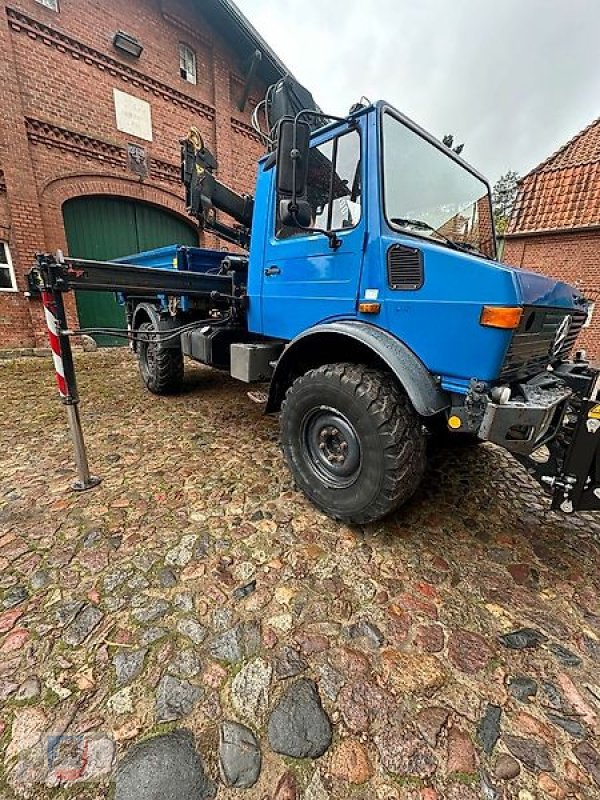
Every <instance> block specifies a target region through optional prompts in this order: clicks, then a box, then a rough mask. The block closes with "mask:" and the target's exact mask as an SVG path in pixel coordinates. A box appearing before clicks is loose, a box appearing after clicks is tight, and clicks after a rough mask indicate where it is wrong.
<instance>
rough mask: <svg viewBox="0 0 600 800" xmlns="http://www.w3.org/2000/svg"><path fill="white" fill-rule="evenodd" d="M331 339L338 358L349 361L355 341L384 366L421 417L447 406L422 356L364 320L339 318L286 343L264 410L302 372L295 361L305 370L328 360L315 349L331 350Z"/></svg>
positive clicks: (275, 404) (269, 410) (277, 402)
mask: <svg viewBox="0 0 600 800" xmlns="http://www.w3.org/2000/svg"><path fill="white" fill-rule="evenodd" d="M334 339H337V342H335V347H334V351H336V352H337V349H338V346H339V357H337V358H336V360H337V361H347V360H350V361H351V360H352V358H348V355H347V354H348V353H349V352H350V351H351V348H349V347H348V345H352V344H354V345H355V348H354V349H355V351H356V346H358V347H359V348H360V351H361V352H362V353H365V354H369V355H370V356H371V361H372V362H374V363H376V364H379V365H381V366H386V367H387V368H388V369H389V370H390V371H391V372H392V373H393V374H394V375H395V376H396V378H397V379H398V381H399V383H400V384H401V385H402V386H403V388H404V390H405V391H406V393H407V395H408V397H409V399H410V401H411V403H412V404H413V406H414V408H415V410H416V411H417V413H418V414H419V415H420V416H422V417H431V416H433V415H434V414H439V412H440V411H443V410H444V409H446V408H448V407H449V406H450V398H449V397H448V395H447V393H446V392H444V391H443V390H442V389H441V388H440V386H439V385H438V384H437V383H436V381H435V379H434V378H433V376H432V375H431V373H430V372H429V370H428V369H427V367H426V366H425V364H423V362H422V361H421V359H420V358H419V357H418V356H416V355H415V354H414V353H413V351H412V350H411V349H410V348H409V347H407V346H406V345H405V344H404V343H403V342H401V341H400V340H399V339H397V338H396V337H395V336H392V334H391V333H388V332H387V331H384V330H382V329H381V328H376V327H374V326H373V325H369V324H367V323H366V322H360V321H352V320H342V321H339V322H329V323H322V324H319V325H315V326H314V327H312V328H308V329H307V330H305V331H303V332H302V333H301V334H300V335H299V336H297V337H296V338H295V339H293V340H292V341H291V342H290V343H289V344H288V345H287V346H286V348H285V350H284V351H283V353H282V354H281V357H280V358H279V360H278V362H277V364H276V366H275V371H274V373H273V376H272V379H271V386H270V388H269V399H268V401H267V405H266V408H265V413H267V414H268V413H272V412H274V411H278V410H279V409H280V407H281V403H282V401H283V398H284V396H285V392H286V391H287V389H288V387H289V386H290V385H291V383H292V382H293V380H295V378H296V377H298V376H299V375H300V374H302V372H303V371H305V370H300V371H299V370H298V367H297V366H296V365H297V364H298V362H300V363H304V364H308V365H309V366H308V369H311V368H314V367H316V366H320V365H321V364H322V363H328V362H327V361H323V360H319V355H318V352H317V353H315V352H314V351H315V350H317V349H318V350H320V351H323V352H331V347H332V346H333V345H334ZM311 340H312V341H311ZM344 340H345V342H346V348H344Z"/></svg>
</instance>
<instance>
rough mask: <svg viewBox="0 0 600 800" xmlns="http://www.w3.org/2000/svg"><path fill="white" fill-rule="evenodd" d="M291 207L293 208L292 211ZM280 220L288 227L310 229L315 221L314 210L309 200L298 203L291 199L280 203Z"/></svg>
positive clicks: (298, 201)
mask: <svg viewBox="0 0 600 800" xmlns="http://www.w3.org/2000/svg"><path fill="white" fill-rule="evenodd" d="M290 207H293V208H294V210H293V211H292V210H291V208H290ZM279 219H280V220H281V224H282V225H285V226H286V227H290V228H296V227H298V226H300V227H301V228H310V226H311V223H312V221H313V218H312V208H311V205H310V203H309V202H308V200H297V201H296V203H294V202H293V200H290V199H289V198H288V199H287V200H286V199H283V200H280V201H279Z"/></svg>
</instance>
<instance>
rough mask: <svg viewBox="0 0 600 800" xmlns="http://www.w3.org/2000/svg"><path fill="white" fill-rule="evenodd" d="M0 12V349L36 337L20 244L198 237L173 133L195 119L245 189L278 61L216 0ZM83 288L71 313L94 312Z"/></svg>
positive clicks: (25, 0)
mask: <svg viewBox="0 0 600 800" xmlns="http://www.w3.org/2000/svg"><path fill="white" fill-rule="evenodd" d="M0 14H1V19H0V65H1V71H0V72H1V74H2V81H1V82H0V98H1V99H0V349H7V348H30V347H35V346H38V345H42V344H44V343H45V331H44V328H43V323H42V316H41V313H40V304H39V301H37V300H28V299H27V298H26V297H25V296H24V290H25V289H26V286H25V282H24V277H23V276H24V273H25V272H26V270H28V269H29V267H30V265H31V263H32V257H33V255H34V253H35V252H37V251H54V250H56V249H58V248H60V249H62V250H64V251H65V252H69V251H70V254H71V255H75V256H78V257H82V258H84V257H88V258H90V257H91V258H115V257H118V256H119V255H127V254H128V253H132V252H136V251H137V250H140V249H148V248H150V247H157V246H161V245H163V244H170V243H173V242H174V241H180V242H183V243H191V244H193V243H197V242H198V232H197V230H196V228H195V226H194V225H193V224H191V221H190V220H189V218H188V217H187V216H186V215H185V211H184V206H183V187H182V186H181V185H180V183H179V144H178V140H179V138H180V137H181V136H182V135H185V134H186V133H187V131H188V129H189V127H190V125H196V126H197V127H198V128H199V129H200V131H201V132H202V134H203V136H204V138H205V141H206V144H207V146H208V147H209V148H210V149H211V150H212V152H213V153H214V154H215V155H216V157H217V159H218V162H219V177H220V178H221V179H222V180H224V181H225V182H227V183H230V184H231V185H232V186H233V187H234V188H236V189H237V190H246V191H250V190H251V189H252V185H253V182H254V177H255V166H254V165H255V162H256V159H257V157H258V156H259V155H260V154H261V152H263V146H262V145H261V143H260V141H259V139H258V137H257V135H256V134H255V132H254V130H253V129H252V127H251V125H250V115H251V112H252V110H253V107H254V105H255V104H256V101H257V99H259V98H262V96H263V95H264V91H265V88H266V87H267V86H268V85H269V84H270V83H272V82H274V81H276V80H277V79H278V78H279V77H281V75H282V74H284V73H285V68H284V66H283V64H282V63H281V62H280V61H279V59H278V58H277V56H276V55H275V54H274V53H273V52H272V51H271V50H270V49H269V47H268V46H267V45H266V43H265V42H264V41H263V40H262V39H261V38H260V37H259V35H258V34H257V33H256V31H255V30H254V29H253V28H252V27H251V26H250V24H249V23H248V22H247V20H245V18H244V17H243V16H242V15H241V14H240V12H239V11H238V10H237V9H236V8H235V6H233V4H232V3H231V2H230V0H129V2H127V3H123V2H121V0H15V2H2V3H1V5H0ZM257 51H258V53H257ZM200 243H202V242H200ZM207 244H209V245H212V244H214V241H213V240H210V241H208V242H207ZM87 297H88V299H87V301H86V300H84V293H82V294H81V296H80V297H79V298H77V306H78V310H79V316H80V320H81V321H82V324H83V323H84V322H90V321H91V319H90V315H91V317H92V318H93V316H94V314H95V313H96V314H97V313H100V316H101V319H100V321H101V322H103V323H106V321H107V315H108V319H110V315H111V314H114V308H112V309H111V308H110V306H111V305H113V306H114V302H113V300H112V298H111V296H110V295H104V296H96V297H95V298H93V302H92V305H93V306H95V308H92V309H91V310H90V306H89V303H90V301H89V295H88V296H87ZM86 302H87V306H86ZM107 302H108V306H107V307H106V308H105V309H104V311H102V304H103V303H104V304H106V303H107ZM71 303H72V300H71ZM98 309H100V312H99V311H98ZM72 310H73V309H72V308H71V312H72ZM102 315H104V316H102ZM82 317H85V320H84V319H82ZM95 321H98V320H95Z"/></svg>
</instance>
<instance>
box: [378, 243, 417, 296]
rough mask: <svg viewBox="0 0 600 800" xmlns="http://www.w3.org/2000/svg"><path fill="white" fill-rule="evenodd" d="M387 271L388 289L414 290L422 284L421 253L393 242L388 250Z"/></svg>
mask: <svg viewBox="0 0 600 800" xmlns="http://www.w3.org/2000/svg"><path fill="white" fill-rule="evenodd" d="M387 271H388V285H389V287H390V289H398V290H404V291H413V292H414V291H415V290H416V289H420V288H421V286H423V253H422V252H421V251H420V250H417V249H416V248H414V247H406V245H403V244H395V245H393V246H392V247H390V249H389V250H388V256H387Z"/></svg>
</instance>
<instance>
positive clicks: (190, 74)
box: [179, 44, 196, 83]
mask: <svg viewBox="0 0 600 800" xmlns="http://www.w3.org/2000/svg"><path fill="white" fill-rule="evenodd" d="M179 74H180V75H181V77H182V78H183V80H184V81H187V82H188V83H196V53H194V51H193V50H192V48H191V47H188V46H187V44H180V45H179Z"/></svg>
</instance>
